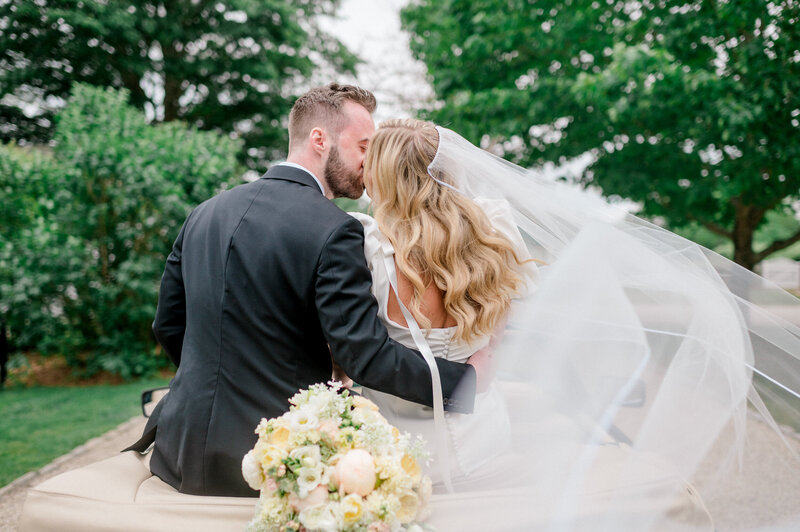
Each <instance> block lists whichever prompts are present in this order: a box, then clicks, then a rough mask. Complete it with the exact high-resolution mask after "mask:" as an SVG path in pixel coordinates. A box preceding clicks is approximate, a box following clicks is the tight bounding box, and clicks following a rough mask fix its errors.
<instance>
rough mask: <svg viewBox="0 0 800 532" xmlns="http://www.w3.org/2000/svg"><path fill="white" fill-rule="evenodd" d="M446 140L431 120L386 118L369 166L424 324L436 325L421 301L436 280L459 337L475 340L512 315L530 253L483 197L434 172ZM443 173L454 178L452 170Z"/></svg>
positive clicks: (384, 223) (380, 214) (377, 203)
mask: <svg viewBox="0 0 800 532" xmlns="http://www.w3.org/2000/svg"><path fill="white" fill-rule="evenodd" d="M438 144H439V134H438V132H437V131H436V127H435V126H434V125H433V124H432V123H430V122H424V121H421V120H413V119H406V120H389V121H387V122H383V123H382V124H381V125H380V126H379V127H378V129H377V130H376V131H375V134H374V135H373V136H372V138H371V139H370V142H369V147H368V148H367V153H366V158H365V161H364V171H365V173H368V174H369V175H370V177H371V179H372V187H371V188H372V191H371V192H372V196H373V198H372V200H373V209H374V216H375V220H376V221H377V222H378V227H379V228H380V230H381V231H382V232H383V233H384V234H385V235H386V236H387V237H388V238H389V240H390V241H391V243H392V245H393V246H394V250H395V260H396V262H397V267H398V269H399V270H400V272H402V273H403V275H405V276H406V278H408V280H409V281H410V282H411V285H412V286H413V288H414V293H413V295H412V298H411V303H410V305H409V310H410V311H411V313H412V315H413V316H414V318H415V319H416V320H417V322H418V323H419V324H420V327H423V328H426V329H429V328H430V327H431V322H430V320H429V319H428V318H426V317H425V316H424V315H423V314H422V312H421V310H420V306H421V303H422V298H423V294H424V293H425V288H426V285H428V284H430V283H431V282H433V283H435V284H436V286H437V288H439V290H441V291H443V292H444V308H445V310H446V311H447V313H448V314H449V315H450V316H452V317H453V318H455V320H456V323H457V326H458V329H457V331H456V334H455V338H456V339H458V340H462V341H466V342H470V341H472V340H473V339H475V338H476V337H479V336H483V335H488V334H491V333H492V331H493V330H494V328H495V326H496V325H497V324H498V323H499V322H500V320H501V319H503V317H504V316H505V314H506V312H507V311H508V309H509V306H510V304H511V299H512V298H513V297H514V296H515V295H517V294H518V293H519V292H520V290H521V289H522V287H523V282H524V281H523V277H522V275H521V269H520V266H521V264H522V261H520V259H519V257H518V256H517V255H516V253H515V252H514V248H513V245H512V243H511V241H509V240H508V239H507V238H505V237H504V236H502V235H500V234H498V233H496V232H495V231H494V230H493V228H492V225H491V223H490V222H489V219H488V217H487V216H486V214H485V213H484V212H483V210H482V209H481V208H480V207H478V205H476V204H475V202H473V201H472V200H471V199H469V198H468V197H466V196H464V195H463V194H460V193H458V192H456V191H455V190H452V189H450V188H448V187H445V186H443V185H441V184H440V183H437V182H436V181H434V180H433V179H432V178H431V176H430V175H428V165H429V164H430V163H431V162H432V161H433V158H434V156H435V155H436V149H437V147H438ZM436 177H437V179H439V180H441V181H443V182H445V183H448V184H450V185H452V184H453V182H452V179H451V178H450V176H448V175H446V174H443V173H440V174H437V176H436Z"/></svg>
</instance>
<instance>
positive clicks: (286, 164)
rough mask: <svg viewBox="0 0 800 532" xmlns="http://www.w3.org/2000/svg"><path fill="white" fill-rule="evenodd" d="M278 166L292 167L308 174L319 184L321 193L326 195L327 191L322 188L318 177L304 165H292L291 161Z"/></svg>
mask: <svg viewBox="0 0 800 532" xmlns="http://www.w3.org/2000/svg"><path fill="white" fill-rule="evenodd" d="M276 166H291V167H293V168H297V169H299V170H303V171H304V172H307V173H308V174H310V175H311V177H313V178H314V181H316V182H317V186H318V187H319V190H320V192H322V195H323V196H324V195H325V189H324V188H323V187H322V183H321V182H320V180H319V179H318V178H317V176H315V175H314V172H312V171H311V170H309V169H308V168H306V167H305V166H302V165H300V164H297V163H290V162H289V161H283V162H282V163H278V164H277V165H276Z"/></svg>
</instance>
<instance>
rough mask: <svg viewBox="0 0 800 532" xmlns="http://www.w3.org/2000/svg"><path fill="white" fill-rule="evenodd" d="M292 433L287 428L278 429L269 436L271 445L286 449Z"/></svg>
mask: <svg viewBox="0 0 800 532" xmlns="http://www.w3.org/2000/svg"><path fill="white" fill-rule="evenodd" d="M290 432H291V431H289V429H287V428H286V427H276V428H275V430H273V431H272V433H271V434H270V435H269V443H271V444H272V445H276V446H278V447H281V448H283V449H285V448H286V447H287V446H288V445H289V434H290Z"/></svg>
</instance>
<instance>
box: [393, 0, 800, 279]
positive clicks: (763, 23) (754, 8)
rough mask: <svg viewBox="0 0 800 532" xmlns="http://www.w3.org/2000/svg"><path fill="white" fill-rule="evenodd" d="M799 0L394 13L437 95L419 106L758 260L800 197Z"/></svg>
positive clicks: (457, 4) (469, 5) (518, 3)
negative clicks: (574, 165) (580, 165)
mask: <svg viewBox="0 0 800 532" xmlns="http://www.w3.org/2000/svg"><path fill="white" fill-rule="evenodd" d="M798 18H800V2H797V0H784V1H765V2H742V1H730V2H721V1H715V0H685V1H681V2H675V1H666V0H654V1H649V2H638V1H633V2H631V1H628V0H607V1H595V0H542V1H537V2H526V1H522V0H481V1H467V0H447V1H444V2H433V1H430V0H428V1H422V2H418V3H415V4H412V5H411V6H409V7H408V8H406V9H405V10H404V11H403V23H404V26H405V27H406V28H407V29H408V30H409V31H410V32H411V34H412V50H413V52H414V53H415V55H416V56H417V57H418V58H419V59H421V60H423V61H424V62H425V63H426V64H427V66H428V70H429V73H430V76H431V78H432V83H433V88H434V91H435V93H436V95H437V97H438V99H439V102H437V106H436V107H435V108H434V109H432V110H430V111H429V112H428V113H427V116H428V117H430V118H431V119H433V120H435V121H437V122H439V123H442V124H443V125H446V126H448V127H452V128H454V129H456V130H458V131H459V132H461V133H462V134H464V135H465V136H466V137H468V138H469V139H470V140H472V141H473V142H476V143H481V144H482V145H483V146H484V147H493V148H495V149H497V150H499V151H501V152H503V154H504V156H505V157H506V158H508V159H510V160H512V161H514V162H516V163H518V164H521V165H524V166H535V165H538V164H541V163H543V162H545V161H554V162H565V161H567V160H568V159H571V158H574V157H577V156H579V155H580V154H583V153H586V152H589V153H591V154H592V156H593V159H592V161H593V162H592V163H591V164H590V165H589V166H588V167H587V168H586V170H585V171H584V172H583V174H582V175H581V176H580V177H581V179H582V180H583V181H584V182H587V183H588V182H592V183H593V184H595V185H597V186H600V187H601V188H602V189H603V191H604V192H605V193H606V194H610V195H620V196H623V197H627V198H630V199H633V200H635V201H637V202H639V203H640V204H641V205H642V207H643V214H645V215H648V216H651V217H654V218H657V219H661V220H663V221H664V222H665V223H666V224H667V225H669V226H670V227H672V228H681V227H685V226H689V225H699V226H702V227H704V228H706V229H707V230H709V231H712V232H713V233H715V234H717V235H720V236H722V237H724V238H726V239H728V240H730V241H731V242H732V243H733V258H734V260H735V261H736V262H738V263H739V264H741V265H743V266H745V267H747V268H750V269H752V268H753V267H754V266H755V265H756V264H757V263H758V262H760V261H761V260H763V259H764V258H765V257H767V256H768V255H770V254H771V253H774V252H776V251H778V250H781V249H784V248H786V247H788V246H790V245H792V244H793V243H795V242H798V241H800V230H795V231H794V232H792V233H791V234H789V235H782V236H781V237H779V238H776V239H775V240H772V241H770V242H768V243H767V244H766V245H765V246H764V247H763V249H759V250H756V249H755V247H754V234H755V233H756V231H757V230H758V229H759V228H760V227H762V226H763V224H764V223H765V221H766V220H767V214H768V213H770V212H775V211H780V212H784V213H792V209H791V204H792V202H793V201H796V200H797V199H798V198H800V143H799V142H798V132H799V131H800V53H798V49H800V24H799V23H798V22H800V21H798Z"/></svg>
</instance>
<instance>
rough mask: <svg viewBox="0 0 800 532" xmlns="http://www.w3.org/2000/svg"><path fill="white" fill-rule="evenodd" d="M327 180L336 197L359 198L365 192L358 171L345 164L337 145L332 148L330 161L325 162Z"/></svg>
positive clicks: (329, 156)
mask: <svg viewBox="0 0 800 532" xmlns="http://www.w3.org/2000/svg"><path fill="white" fill-rule="evenodd" d="M325 181H327V182H328V187H329V188H330V189H331V193H332V194H333V197H334V198H350V199H358V198H360V197H361V194H363V192H364V185H363V183H362V181H361V179H360V178H359V176H358V173H357V172H354V171H352V170H350V169H349V168H347V166H345V164H344V161H342V159H341V157H339V150H338V149H337V148H336V146H333V147H332V148H331V152H330V155H328V162H327V163H325Z"/></svg>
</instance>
